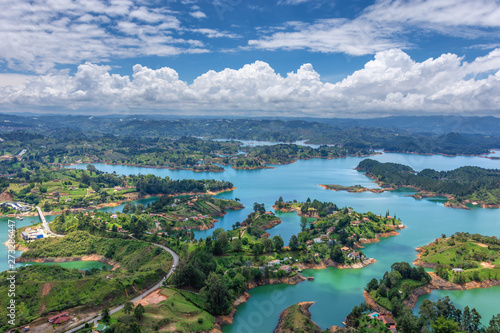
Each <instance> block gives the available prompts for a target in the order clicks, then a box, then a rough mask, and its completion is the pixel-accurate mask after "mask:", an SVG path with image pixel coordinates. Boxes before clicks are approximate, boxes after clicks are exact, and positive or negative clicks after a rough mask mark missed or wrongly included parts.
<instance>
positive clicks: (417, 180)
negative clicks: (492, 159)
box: [357, 159, 500, 204]
mask: <svg viewBox="0 0 500 333" xmlns="http://www.w3.org/2000/svg"><path fill="white" fill-rule="evenodd" d="M357 169H358V170H363V171H366V174H367V175H369V176H371V177H374V178H377V179H378V180H379V181H382V182H383V183H384V184H386V185H389V186H414V187H416V188H418V189H420V190H422V191H429V192H434V193H442V194H450V195H453V196H454V197H455V198H456V199H458V200H459V201H461V200H464V199H470V200H478V201H486V202H487V203H491V204H498V198H500V170H496V169H483V168H480V167H473V166H465V167H460V168H458V169H455V170H451V171H435V170H432V169H424V170H422V171H420V172H418V173H417V172H415V171H414V170H413V169H412V168H410V167H408V166H406V165H402V164H397V163H381V162H378V161H375V160H371V159H366V160H363V161H361V162H360V163H359V165H358V166H357Z"/></svg>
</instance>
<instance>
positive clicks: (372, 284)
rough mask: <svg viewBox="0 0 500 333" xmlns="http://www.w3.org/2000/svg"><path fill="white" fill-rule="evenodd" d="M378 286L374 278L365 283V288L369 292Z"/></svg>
mask: <svg viewBox="0 0 500 333" xmlns="http://www.w3.org/2000/svg"><path fill="white" fill-rule="evenodd" d="M377 288H378V281H377V279H376V278H373V279H371V281H370V282H368V284H367V285H366V288H365V290H366V291H368V292H370V291H372V290H376V289H377Z"/></svg>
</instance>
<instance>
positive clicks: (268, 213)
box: [264, 212, 274, 215]
mask: <svg viewBox="0 0 500 333" xmlns="http://www.w3.org/2000/svg"><path fill="white" fill-rule="evenodd" d="M264 214H265V215H274V214H273V213H272V212H265V213H264Z"/></svg>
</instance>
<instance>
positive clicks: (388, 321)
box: [380, 316, 396, 328]
mask: <svg viewBox="0 0 500 333" xmlns="http://www.w3.org/2000/svg"><path fill="white" fill-rule="evenodd" d="M380 320H382V322H383V323H384V324H386V325H389V328H392V327H394V328H396V322H395V321H394V319H393V318H392V317H389V316H380Z"/></svg>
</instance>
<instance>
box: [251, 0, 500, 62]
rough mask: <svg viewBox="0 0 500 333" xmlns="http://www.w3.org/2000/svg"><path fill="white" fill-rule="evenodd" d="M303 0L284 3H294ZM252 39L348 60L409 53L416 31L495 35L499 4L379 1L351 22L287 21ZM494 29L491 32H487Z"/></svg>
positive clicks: (490, 0)
mask: <svg viewBox="0 0 500 333" xmlns="http://www.w3.org/2000/svg"><path fill="white" fill-rule="evenodd" d="M302 1H306V0H283V1H282V2H286V3H289V4H294V3H295V4H296V3H300V2H302ZM276 28H277V29H284V30H286V31H280V32H272V33H270V34H265V35H263V36H262V37H261V38H259V39H256V40H250V41H249V42H248V44H249V46H251V47H255V48H260V49H267V50H274V49H289V50H293V49H309V50H312V51H316V52H341V53H347V54H351V55H365V54H373V53H375V52H377V51H383V50H387V49H388V48H395V47H397V48H409V47H412V44H411V42H408V41H407V40H408V39H409V38H411V37H413V36H412V35H413V34H415V32H416V31H418V32H422V33H425V32H432V33H440V34H444V35H450V36H455V37H460V38H471V39H472V38H476V37H479V36H490V37H491V36H493V37H494V38H497V36H498V33H499V30H498V28H500V5H499V3H498V1H495V0H476V1H470V0H413V1H401V0H381V1H377V2H376V3H375V4H374V5H371V6H369V7H367V8H366V9H365V10H364V11H363V12H362V13H361V14H360V15H359V16H357V17H356V18H354V19H352V20H348V19H341V18H332V19H322V20H318V21H316V22H313V23H305V22H304V23H300V24H299V23H297V22H288V23H286V24H285V25H283V26H281V27H276ZM491 29H493V31H491Z"/></svg>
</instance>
